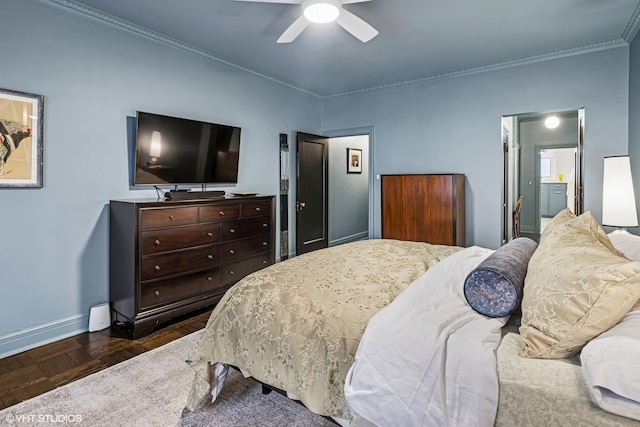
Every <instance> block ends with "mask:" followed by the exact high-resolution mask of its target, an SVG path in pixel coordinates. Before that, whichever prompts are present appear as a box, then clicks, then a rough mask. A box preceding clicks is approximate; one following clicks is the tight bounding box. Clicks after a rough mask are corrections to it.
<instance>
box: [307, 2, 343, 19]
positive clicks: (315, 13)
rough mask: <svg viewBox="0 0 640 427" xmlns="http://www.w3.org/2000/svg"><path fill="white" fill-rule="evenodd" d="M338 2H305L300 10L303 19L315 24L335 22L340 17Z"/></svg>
mask: <svg viewBox="0 0 640 427" xmlns="http://www.w3.org/2000/svg"><path fill="white" fill-rule="evenodd" d="M340 6H341V3H340V1H339V0H305V1H304V2H302V10H303V13H304V16H305V18H307V19H308V20H309V21H311V22H315V23H317V24H326V23H327V22H332V21H335V20H336V19H337V18H338V16H339V15H340Z"/></svg>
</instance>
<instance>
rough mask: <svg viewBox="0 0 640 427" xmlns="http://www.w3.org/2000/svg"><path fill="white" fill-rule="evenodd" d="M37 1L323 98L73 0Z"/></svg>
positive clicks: (318, 96) (319, 96)
mask: <svg viewBox="0 0 640 427" xmlns="http://www.w3.org/2000/svg"><path fill="white" fill-rule="evenodd" d="M37 1H39V2H41V3H46V4H49V5H53V6H58V7H62V8H64V9H68V10H71V11H73V12H76V13H79V14H81V15H84V16H87V17H89V18H93V19H95V20H97V21H100V22H103V23H106V24H109V25H112V26H114V27H118V28H120V29H123V30H126V31H129V32H131V33H134V34H137V35H139V36H142V37H145V38H147V39H151V40H154V41H157V42H160V43H162V44H165V45H168V46H171V47H174V48H177V49H181V50H184V51H187V52H189V53H192V54H194V55H198V56H200V57H203V58H206V59H209V60H211V61H215V62H219V63H221V64H224V65H226V66H228V67H231V68H235V69H237V70H240V71H244V72H246V73H249V74H253V75H255V76H258V77H261V78H263V79H266V80H269V81H272V82H274V83H278V84H281V85H283V86H286V87H288V88H291V89H294V90H296V91H298V92H302V93H305V94H307V95H311V96H314V97H317V98H321V97H322V96H321V95H318V94H316V93H313V92H310V91H308V90H305V89H302V88H300V87H297V86H294V85H292V84H291V83H287V82H285V81H282V80H278V79H276V78H274V77H271V76H268V75H266V74H262V73H259V72H257V71H254V70H251V69H249V68H246V67H243V66H242V65H239V64H236V63H234V62H231V61H228V60H226V59H223V58H220V57H218V56H215V55H213V54H211V53H210V52H207V51H205V50H203V49H199V48H197V47H195V46H191V45H189V44H187V43H183V42H181V41H179V40H176V39H174V38H171V37H168V36H165V35H164V34H160V33H157V32H155V31H151V30H149V29H147V28H144V27H141V26H139V25H137V24H134V23H132V22H129V21H126V20H124V19H121V18H117V17H115V16H113V15H109V14H107V13H104V12H101V11H99V10H96V9H93V8H90V7H88V6H85V5H82V4H79V3H76V2H74V1H71V0H37Z"/></svg>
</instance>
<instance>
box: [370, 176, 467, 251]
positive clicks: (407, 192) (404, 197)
mask: <svg viewBox="0 0 640 427" xmlns="http://www.w3.org/2000/svg"><path fill="white" fill-rule="evenodd" d="M464 181H465V179H464V175H461V174H438V175H431V174H430V175H383V176H382V238H383V239H397V240H412V241H416V242H427V243H433V244H438V245H455V246H464V245H465V224H464V223H465V218H464V209H465V206H464V185H465V184H464Z"/></svg>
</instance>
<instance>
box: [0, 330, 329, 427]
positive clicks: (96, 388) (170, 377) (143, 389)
mask: <svg viewBox="0 0 640 427" xmlns="http://www.w3.org/2000/svg"><path fill="white" fill-rule="evenodd" d="M200 333H201V332H195V333H193V334H191V335H188V336H186V337H184V338H180V339H178V340H176V341H174V342H171V343H169V344H167V345H165V346H162V347H160V348H157V349H155V350H151V351H149V352H147V353H144V354H141V355H139V356H136V357H134V358H133V359H129V360H127V361H124V362H122V363H119V364H117V365H115V366H112V367H110V368H107V369H105V370H103V371H100V372H97V373H95V374H92V375H90V376H88V377H85V378H82V379H80V380H78V381H75V382H73V383H71V384H67V385H65V386H63V387H60V388H57V389H55V390H52V391H50V392H48V393H45V394H43V395H41V396H38V397H35V398H33V399H30V400H27V401H25V402H22V403H19V404H17V405H14V406H11V407H9V408H6V409H4V410H2V411H0V426H25V425H33V426H36V425H37V426H46V425H81V426H83V427H87V426H96V427H97V426H100V427H104V426H154V427H160V426H172V427H176V426H181V427H183V426H184V427H191V426H225V427H234V426H237V427H240V426H242V427H250V426H305V427H306V426H335V424H332V423H331V422H329V421H328V420H326V419H324V418H322V417H320V416H318V415H316V414H313V413H311V412H309V411H308V410H307V409H306V408H304V407H303V406H301V405H299V404H297V403H296V402H294V401H292V400H290V399H288V398H286V397H285V396H282V395H280V394H278V393H275V392H272V393H270V394H268V395H263V394H262V388H261V386H260V385H259V384H258V383H257V382H256V381H254V380H252V379H249V378H244V377H243V376H242V375H240V374H239V373H238V372H236V371H234V370H230V371H229V374H230V375H229V377H228V378H227V382H226V383H225V387H224V389H223V392H222V394H221V395H220V396H219V397H218V399H217V400H216V402H214V403H202V404H201V405H200V406H199V407H198V408H197V409H196V410H195V411H194V412H191V413H186V414H185V415H184V417H183V416H182V410H183V408H184V405H185V403H186V400H187V395H188V394H189V390H190V388H191V382H192V381H193V370H192V369H191V368H190V367H189V366H188V365H187V364H186V362H185V359H186V357H187V355H188V353H189V351H190V350H191V348H192V347H193V345H194V344H195V342H196V340H197V339H198V337H199V336H200Z"/></svg>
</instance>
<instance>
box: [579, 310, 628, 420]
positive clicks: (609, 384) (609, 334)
mask: <svg viewBox="0 0 640 427" xmlns="http://www.w3.org/2000/svg"><path fill="white" fill-rule="evenodd" d="M639 359H640V306H638V305H636V307H635V308H634V309H633V310H631V311H630V312H629V313H628V314H627V315H626V316H625V317H624V318H623V319H622V321H620V323H618V324H617V325H616V326H614V327H613V328H611V329H609V330H608V331H606V332H604V333H602V334H601V335H599V336H598V337H596V338H594V339H592V340H591V341H589V343H587V345H585V346H584V348H583V349H582V353H581V354H580V362H581V363H582V371H583V373H584V379H585V382H586V383H587V388H588V389H589V395H590V396H591V400H592V401H593V403H595V404H596V405H597V406H599V407H600V408H602V409H604V410H605V411H608V412H612V413H614V414H618V415H622V416H625V417H629V418H633V419H635V420H640V365H638V360H639Z"/></svg>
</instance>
